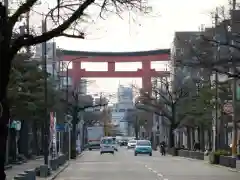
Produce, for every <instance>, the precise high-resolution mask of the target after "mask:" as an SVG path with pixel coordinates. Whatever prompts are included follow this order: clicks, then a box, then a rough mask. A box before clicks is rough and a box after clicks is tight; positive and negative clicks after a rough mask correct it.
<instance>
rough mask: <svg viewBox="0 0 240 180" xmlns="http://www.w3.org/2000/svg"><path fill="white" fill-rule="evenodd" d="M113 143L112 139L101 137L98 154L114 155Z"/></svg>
mask: <svg viewBox="0 0 240 180" xmlns="http://www.w3.org/2000/svg"><path fill="white" fill-rule="evenodd" d="M114 151H115V150H114V141H113V138H112V137H103V138H102V139H101V144H100V154H105V153H111V154H114Z"/></svg>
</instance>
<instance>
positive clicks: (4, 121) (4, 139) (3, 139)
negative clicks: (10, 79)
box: [0, 76, 9, 179]
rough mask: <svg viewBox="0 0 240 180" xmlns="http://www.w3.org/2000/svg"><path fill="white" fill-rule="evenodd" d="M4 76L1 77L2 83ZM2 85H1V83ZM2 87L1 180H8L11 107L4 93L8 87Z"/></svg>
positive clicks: (0, 99)
mask: <svg viewBox="0 0 240 180" xmlns="http://www.w3.org/2000/svg"><path fill="white" fill-rule="evenodd" d="M1 79H2V76H1V77H0V82H1ZM0 84H1V83H0ZM0 87H1V92H0V102H1V107H0V108H1V111H2V112H1V114H0V144H1V146H0V179H6V175H5V172H4V166H5V158H6V143H7V136H8V127H7V125H8V121H9V107H8V104H7V102H6V97H5V96H4V93H2V92H4V91H2V90H3V89H4V88H6V87H2V86H0Z"/></svg>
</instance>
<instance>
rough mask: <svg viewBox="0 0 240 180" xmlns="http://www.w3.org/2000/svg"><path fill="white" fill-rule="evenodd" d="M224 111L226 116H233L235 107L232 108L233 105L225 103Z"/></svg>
mask: <svg viewBox="0 0 240 180" xmlns="http://www.w3.org/2000/svg"><path fill="white" fill-rule="evenodd" d="M223 111H224V112H225V113H226V114H233V106H232V103H229V102H227V103H225V104H224V105H223Z"/></svg>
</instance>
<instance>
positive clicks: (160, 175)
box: [144, 164, 168, 180]
mask: <svg viewBox="0 0 240 180" xmlns="http://www.w3.org/2000/svg"><path fill="white" fill-rule="evenodd" d="M144 166H145V168H147V169H148V170H149V171H151V172H153V173H155V174H157V176H158V177H160V178H162V177H163V175H162V174H161V173H158V172H157V171H156V170H153V169H152V168H150V167H148V166H147V165H146V164H145V165H144ZM163 180H168V179H163Z"/></svg>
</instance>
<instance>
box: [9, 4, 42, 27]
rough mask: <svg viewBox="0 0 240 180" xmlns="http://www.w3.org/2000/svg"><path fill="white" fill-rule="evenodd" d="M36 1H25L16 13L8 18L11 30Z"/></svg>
mask: <svg viewBox="0 0 240 180" xmlns="http://www.w3.org/2000/svg"><path fill="white" fill-rule="evenodd" d="M37 1H38V0H27V1H26V2H25V3H23V4H22V5H21V6H20V7H19V8H18V9H17V10H16V12H15V13H14V14H13V15H12V16H11V17H10V18H9V24H10V25H11V27H12V28H13V27H14V25H15V23H16V22H17V21H18V19H19V18H20V16H21V15H22V14H25V13H27V12H29V11H30V9H31V7H32V6H33V5H34V4H35V3H36V2H37Z"/></svg>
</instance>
